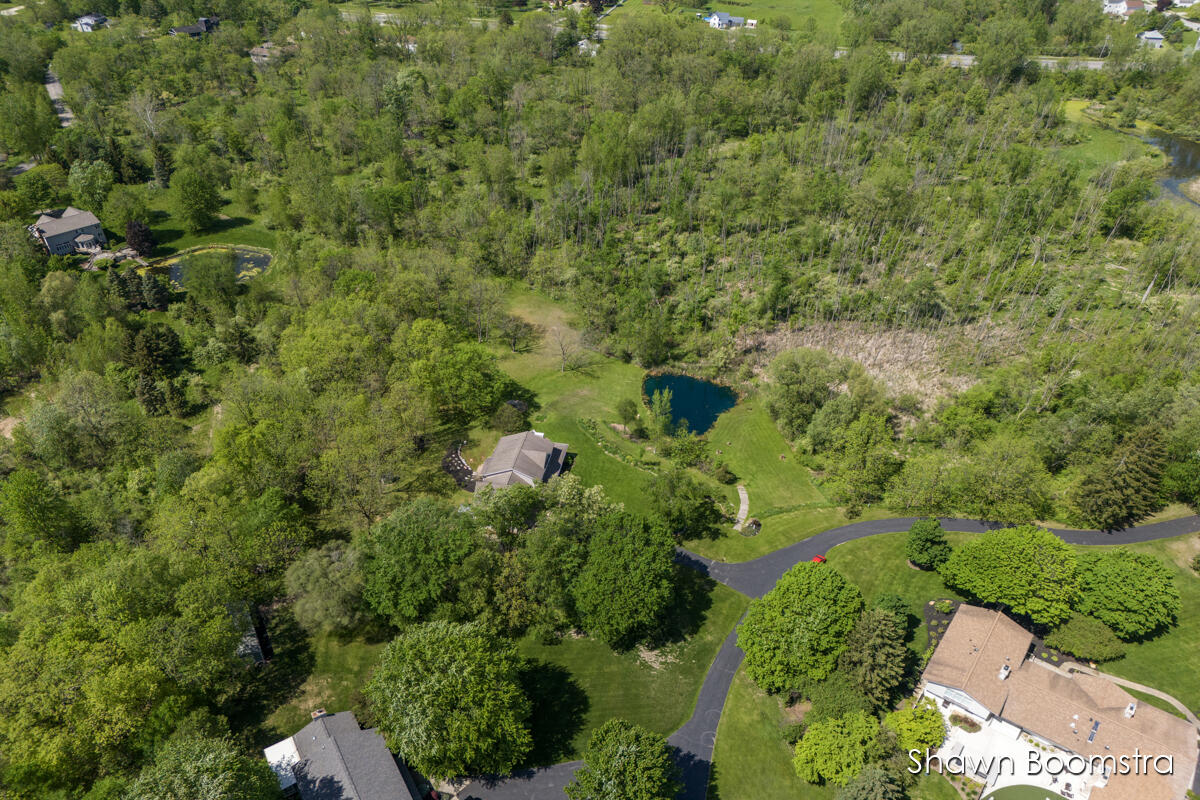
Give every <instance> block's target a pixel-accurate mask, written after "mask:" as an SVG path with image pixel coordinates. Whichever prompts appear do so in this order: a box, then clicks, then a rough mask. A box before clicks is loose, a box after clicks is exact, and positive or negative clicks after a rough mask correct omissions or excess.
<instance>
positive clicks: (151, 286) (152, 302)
mask: <svg viewBox="0 0 1200 800" xmlns="http://www.w3.org/2000/svg"><path fill="white" fill-rule="evenodd" d="M142 302H143V303H145V304H146V307H147V308H152V309H154V310H155V311H166V310H167V306H168V305H169V304H170V302H171V293H170V292H169V291H168V290H167V287H166V286H163V282H162V281H161V280H160V279H159V278H158V276H156V275H152V274H151V273H149V272H147V273H145V274H143V275H142Z"/></svg>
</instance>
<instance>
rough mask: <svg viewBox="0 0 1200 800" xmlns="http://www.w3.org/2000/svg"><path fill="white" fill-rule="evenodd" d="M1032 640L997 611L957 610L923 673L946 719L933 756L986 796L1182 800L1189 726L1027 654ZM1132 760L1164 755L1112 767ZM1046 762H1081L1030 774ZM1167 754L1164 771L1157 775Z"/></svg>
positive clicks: (1099, 681)
mask: <svg viewBox="0 0 1200 800" xmlns="http://www.w3.org/2000/svg"><path fill="white" fill-rule="evenodd" d="M1032 642H1033V636H1032V634H1030V633H1029V632H1028V631H1026V630H1025V629H1024V628H1022V627H1021V626H1019V625H1017V624H1016V623H1015V622H1013V621H1012V620H1011V619H1009V618H1008V617H1006V616H1004V615H1003V614H1001V613H999V612H996V611H988V610H986V609H983V608H978V607H976V606H970V605H962V606H959V608H958V611H957V613H956V614H955V615H954V619H953V620H952V621H951V623H950V625H949V627H948V628H947V629H946V633H945V635H944V636H943V637H942V640H941V642H939V643H938V646H937V649H936V650H935V651H934V653H933V656H932V657H931V658H930V660H929V664H928V666H927V667H926V668H925V672H924V674H923V676H922V678H923V680H922V691H923V693H924V695H925V696H926V697H929V698H931V699H933V700H934V701H935V702H937V704H938V707H939V708H940V710H941V711H942V714H943V716H944V717H945V718H946V720H947V722H949V723H951V724H949V725H948V730H949V732H950V733H949V735H948V737H947V739H946V742H945V744H943V745H942V748H941V750H940V752H939V754H938V755H939V756H940V757H941V758H942V759H943V762H944V760H945V759H947V758H950V757H952V756H953V757H957V758H958V759H960V764H965V768H964V769H961V770H959V771H962V772H965V773H966V774H968V775H969V777H972V778H974V779H976V780H979V781H981V782H983V783H984V784H986V785H987V787H988V791H989V792H990V791H993V790H994V789H997V788H1002V787H1004V786H1008V785H1032V786H1036V787H1038V788H1039V789H1044V790H1047V791H1049V792H1054V793H1056V794H1058V795H1061V796H1063V797H1068V798H1072V799H1073V800H1182V798H1184V797H1185V796H1186V794H1187V792H1188V790H1189V789H1190V788H1191V786H1192V782H1193V779H1194V775H1195V771H1196V762H1197V731H1196V729H1195V727H1193V726H1192V725H1191V724H1190V723H1188V722H1187V721H1185V720H1183V719H1180V718H1178V717H1176V716H1173V715H1172V714H1169V713H1167V712H1166V711H1162V710H1160V709H1158V708H1155V707H1153V706H1149V705H1146V704H1143V703H1139V702H1138V701H1137V699H1136V698H1134V697H1133V696H1132V695H1130V694H1129V693H1128V692H1126V691H1125V690H1124V689H1122V688H1121V687H1119V686H1117V685H1116V684H1114V683H1112V682H1111V681H1109V680H1108V679H1106V678H1104V677H1101V676H1098V675H1090V674H1086V673H1083V672H1078V671H1067V670H1064V669H1062V668H1060V667H1057V666H1055V665H1051V664H1047V663H1045V662H1043V661H1039V660H1037V659H1030V658H1026V656H1027V655H1028V654H1029V651H1030V647H1031V645H1032ZM952 717H957V722H958V723H960V724H957V725H956V724H953V721H952V720H951V718H952ZM964 718H965V719H966V720H970V721H972V722H974V723H975V724H976V725H977V726H978V727H979V730H971V729H970V728H971V727H972V726H970V725H969V724H968V725H963V724H962V723H963V721H964ZM1135 754H1140V755H1143V756H1150V757H1162V758H1159V760H1158V761H1156V762H1155V763H1154V764H1153V765H1151V764H1150V763H1149V762H1146V764H1145V766H1144V767H1141V768H1139V769H1137V770H1136V771H1137V772H1140V773H1141V774H1134V771H1135V770H1134V769H1133V767H1132V766H1131V767H1130V769H1129V770H1128V771H1124V772H1123V771H1122V769H1121V768H1120V766H1119V763H1118V764H1117V765H1115V766H1114V764H1113V761H1112V760H1113V759H1119V758H1120V757H1121V756H1123V755H1124V756H1129V757H1132V756H1134V755H1135ZM1003 756H1010V757H1011V759H1012V761H1013V762H1014V763H1013V764H1006V763H1003V762H1001V761H1000V760H999V759H1000V758H1001V757H1003ZM1051 756H1054V757H1056V758H1058V759H1062V760H1066V759H1069V758H1070V757H1071V756H1081V757H1082V758H1075V759H1074V760H1073V763H1074V764H1075V765H1076V769H1075V770H1056V771H1051V770H1039V771H1037V772H1034V771H1033V768H1032V767H1031V766H1030V765H1031V763H1032V762H1033V761H1034V760H1036V762H1037V763H1038V765H1039V766H1041V765H1049V764H1054V763H1056V762H1054V761H1053V760H1052V759H1051ZM1108 757H1111V759H1109V758H1108ZM1166 757H1170V765H1169V766H1170V774H1160V771H1161V770H1165V768H1166V767H1167V766H1168V763H1167V761H1166ZM1084 761H1086V762H1087V763H1088V764H1089V767H1088V768H1087V770H1086V772H1082V774H1081V772H1080V771H1079V770H1078V767H1079V765H1080V764H1082V763H1083V762H1084Z"/></svg>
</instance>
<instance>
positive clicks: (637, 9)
mask: <svg viewBox="0 0 1200 800" xmlns="http://www.w3.org/2000/svg"><path fill="white" fill-rule="evenodd" d="M713 11H724V12H726V13H727V14H729V15H731V16H734V17H745V18H746V19H755V20H758V24H759V25H760V26H762V25H764V23H766V21H767V20H775V19H781V18H782V19H786V20H787V21H788V24H790V26H791V28H792V29H793V30H812V31H813V32H815V33H817V34H819V35H822V36H824V37H826V38H829V39H833V38H835V37H837V36H838V35H839V30H840V28H841V24H842V14H843V12H842V7H841V6H840V5H838V3H837V2H836V0H713V2H709V3H707V4H705V5H693V4H685V5H682V6H680V7H679V8H677V9H675V11H674V12H673V16H679V17H683V18H686V19H688V20H689V21H691V22H693V23H694V24H696V25H707V23H706V22H703V21H701V20H699V19H697V18H696V14H702V15H703V16H708V15H709V14H710V13H711V12H713ZM662 13H663V11H662V7H661V6H659V5H657V4H656V3H652V2H646V0H626V2H625V3H623V4H622V5H621V6H620V7H619V8H617V9H615V10H614V11H613V12H612V14H610V15H609V16H608V17H607V18H606V19H604V20H602V22H618V21H619V20H620V19H622V18H623V17H627V16H631V15H635V14H662ZM723 33H729V32H728V31H717V30H714V31H712V35H714V36H720V35H722V34H723ZM732 33H733V35H735V36H742V35H750V36H753V35H754V33H755V32H754V31H751V30H745V29H739V30H735V31H733V32H732Z"/></svg>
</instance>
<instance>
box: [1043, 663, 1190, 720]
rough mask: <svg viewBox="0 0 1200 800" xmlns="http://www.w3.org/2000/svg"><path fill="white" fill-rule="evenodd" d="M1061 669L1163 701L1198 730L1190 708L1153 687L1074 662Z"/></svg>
mask: <svg viewBox="0 0 1200 800" xmlns="http://www.w3.org/2000/svg"><path fill="white" fill-rule="evenodd" d="M1062 669H1063V670H1065V671H1066V672H1082V673H1083V674H1084V675H1095V676H1096V677H1098V678H1104V679H1105V680H1107V681H1111V682H1112V683H1115V684H1116V685H1117V686H1124V687H1125V688H1126V689H1136V690H1137V691H1139V692H1143V693H1145V694H1148V695H1151V696H1153V697H1157V698H1158V699H1159V700H1165V701H1166V702H1168V703H1170V704H1171V705H1172V706H1174V707H1175V708H1176V709H1178V711H1179V713H1181V714H1183V715H1184V716H1185V717H1187V721H1188V722H1190V723H1192V725H1193V726H1195V727H1196V729H1197V730H1200V719H1197V718H1196V715H1195V714H1193V713H1192V710H1191V709H1190V708H1188V707H1187V706H1185V705H1184V704H1183V703H1181V702H1179V701H1178V700H1176V699H1175V698H1174V697H1172V696H1171V695H1169V694H1167V693H1166V692H1160V691H1159V690H1158V689H1155V688H1154V687H1153V686H1147V685H1146V684H1144V683H1138V682H1137V681H1131V680H1126V679H1125V678H1118V677H1117V676H1116V675H1109V674H1108V673H1107V672H1100V671H1099V670H1095V669H1092V668H1091V667H1086V666H1084V665H1083V664H1077V663H1075V662H1074V661H1071V662H1068V663H1066V664H1063V665H1062Z"/></svg>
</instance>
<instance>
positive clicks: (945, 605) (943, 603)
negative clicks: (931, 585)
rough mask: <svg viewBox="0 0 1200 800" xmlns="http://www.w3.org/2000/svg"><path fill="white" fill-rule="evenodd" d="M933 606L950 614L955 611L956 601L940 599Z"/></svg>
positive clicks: (943, 612)
mask: <svg viewBox="0 0 1200 800" xmlns="http://www.w3.org/2000/svg"><path fill="white" fill-rule="evenodd" d="M933 607H934V608H936V609H937V610H938V611H939V612H940V613H942V614H949V613H951V612H952V611H954V603H953V602H951V601H950V600H938V601H937V602H936V603H934V604H933Z"/></svg>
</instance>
